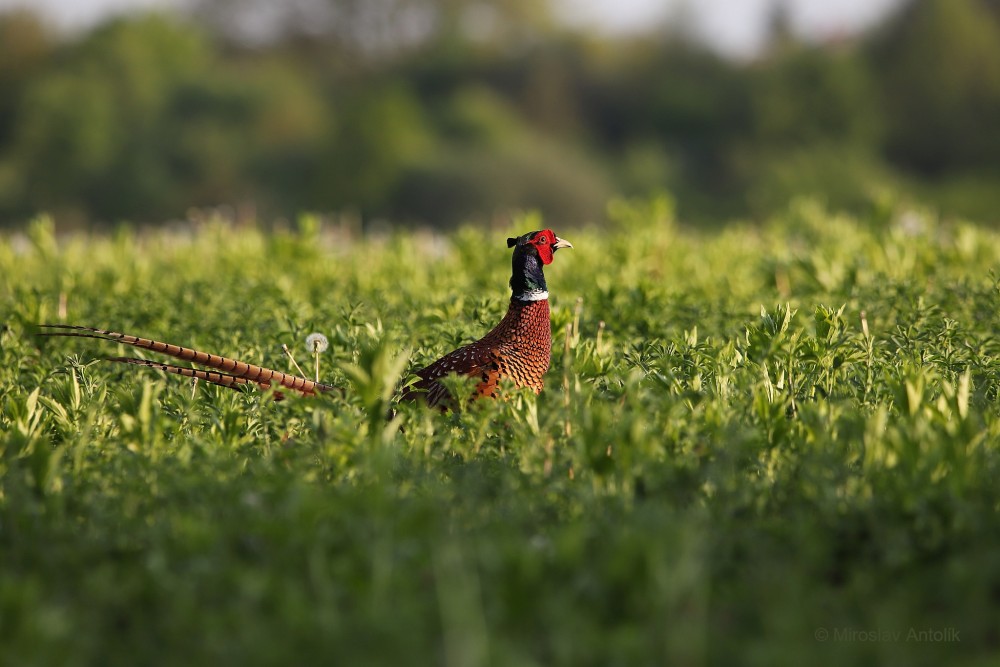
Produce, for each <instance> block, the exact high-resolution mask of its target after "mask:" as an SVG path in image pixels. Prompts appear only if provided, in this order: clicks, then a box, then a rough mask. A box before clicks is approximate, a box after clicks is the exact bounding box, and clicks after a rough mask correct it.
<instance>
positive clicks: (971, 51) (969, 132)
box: [870, 0, 1000, 176]
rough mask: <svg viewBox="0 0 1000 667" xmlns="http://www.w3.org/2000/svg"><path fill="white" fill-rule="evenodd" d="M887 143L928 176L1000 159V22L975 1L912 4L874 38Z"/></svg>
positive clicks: (900, 161) (890, 152) (893, 152)
mask: <svg viewBox="0 0 1000 667" xmlns="http://www.w3.org/2000/svg"><path fill="white" fill-rule="evenodd" d="M870 53H871V64H872V65H871V66H872V68H873V70H874V71H875V73H876V75H877V77H878V80H879V83H880V87H881V90H882V97H883V103H884V105H885V109H886V112H887V117H888V120H887V128H888V130H889V132H888V137H887V143H886V148H887V151H888V155H889V157H890V158H891V159H892V160H894V161H895V162H897V163H898V164H900V165H902V166H905V167H908V168H912V169H916V170H918V171H920V172H922V173H924V174H927V175H938V176H940V175H942V174H943V173H945V172H946V171H948V170H952V169H973V168H976V167H982V166H994V167H995V165H996V164H997V159H998V157H1000V124H998V123H997V119H998V118H1000V27H998V22H997V19H996V15H994V14H992V13H991V12H990V11H988V9H987V7H986V5H984V4H983V3H982V2H981V1H980V0H920V1H919V2H911V3H910V4H908V5H907V6H906V7H905V8H904V9H903V11H901V12H900V14H899V16H898V17H896V18H895V20H893V21H891V22H889V23H888V24H887V25H886V27H885V29H884V30H883V31H882V32H881V33H880V34H879V35H877V37H876V38H875V39H874V41H873V44H872V47H871V50H870Z"/></svg>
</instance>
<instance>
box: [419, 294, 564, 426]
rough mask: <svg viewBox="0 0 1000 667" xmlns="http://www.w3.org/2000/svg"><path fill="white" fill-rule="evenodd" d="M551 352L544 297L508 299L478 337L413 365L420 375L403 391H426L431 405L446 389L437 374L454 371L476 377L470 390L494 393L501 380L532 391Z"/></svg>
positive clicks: (445, 395)
mask: <svg viewBox="0 0 1000 667" xmlns="http://www.w3.org/2000/svg"><path fill="white" fill-rule="evenodd" d="M551 355H552V325H551V323H550V321H549V302H548V299H543V300H539V301H521V300H519V299H511V300H510V306H509V307H508V309H507V314H506V315H505V316H504V318H503V319H502V320H500V324H498V325H496V326H495V327H493V329H492V330H491V331H490V332H489V333H488V334H486V335H485V336H483V337H482V338H480V339H479V340H477V341H476V342H474V343H470V344H468V345H466V346H464V347H460V348H458V349H457V350H455V351H454V352H450V353H448V354H446V355H445V356H443V357H441V358H440V359H438V360H437V361H435V362H434V363H433V364H431V365H430V366H427V367H426V368H423V369H421V370H419V371H417V375H418V376H420V378H421V379H420V381H419V382H417V383H415V384H414V385H412V387H411V389H410V390H408V391H407V393H406V394H405V395H404V396H403V398H404V399H414V398H417V396H418V395H420V393H421V392H426V397H425V400H426V401H427V404H428V405H430V406H438V405H442V404H443V403H444V402H445V401H447V399H448V398H449V394H448V390H447V389H446V388H445V387H444V385H442V384H441V383H440V382H438V380H440V379H441V378H442V377H444V376H446V375H448V374H451V373H455V374H458V375H466V376H469V377H477V378H479V382H478V384H476V392H475V396H477V397H478V396H488V397H495V396H496V395H497V389H498V388H499V387H500V385H501V383H505V382H509V383H510V384H511V385H513V386H514V387H528V388H529V389H532V390H534V392H535V393H536V394H537V393H539V392H541V391H542V387H543V386H544V382H543V379H542V378H543V376H544V375H545V372H546V371H548V370H549V360H550V358H551Z"/></svg>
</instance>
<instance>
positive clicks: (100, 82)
mask: <svg viewBox="0 0 1000 667" xmlns="http://www.w3.org/2000/svg"><path fill="white" fill-rule="evenodd" d="M787 25H788V23H787V20H786V17H785V15H784V14H783V13H782V12H781V11H780V9H778V10H776V11H775V14H774V18H773V21H772V27H771V38H770V42H769V46H768V47H767V49H766V51H765V52H764V53H762V54H761V55H760V56H759V57H757V58H754V59H753V60H752V61H747V62H739V61H733V60H728V59H725V58H723V57H721V56H719V55H718V54H716V53H714V52H712V51H711V50H710V49H709V48H707V47H706V46H705V45H703V44H701V43H699V42H697V41H696V40H694V39H692V38H691V37H690V32H689V31H686V30H685V29H684V28H683V25H676V24H675V25H673V26H657V27H655V28H651V29H650V30H649V31H648V32H647V33H645V34H641V35H633V36H629V37H627V38H610V37H606V36H598V35H595V34H589V33H586V32H581V31H579V30H570V29H568V28H566V27H565V26H564V25H562V24H560V23H559V22H558V21H556V20H555V19H554V18H553V16H552V13H551V11H550V8H549V7H548V5H547V4H546V3H545V2H539V1H538V0H530V1H529V0H501V1H498V2H489V3H487V2H482V1H481V0H419V1H410V0H291V1H289V2H286V3H281V4H276V3H267V2H262V1H261V0H203V1H202V2H199V3H195V4H194V6H193V9H192V10H191V11H190V12H189V13H185V14H147V15H140V16H131V17H128V18H119V19H116V20H112V21H109V22H106V23H104V24H102V25H99V26H97V27H96V28H94V29H92V30H90V31H88V32H86V33H85V34H82V35H77V36H74V37H65V36H60V35H58V34H57V33H55V32H54V31H52V30H51V29H50V28H48V27H47V26H46V24H45V23H44V22H43V20H42V19H41V18H40V17H38V16H36V15H34V14H31V13H26V12H24V11H19V12H12V13H7V14H4V15H0V222H2V223H3V224H6V225H12V224H19V223H21V222H23V221H24V220H25V219H27V218H28V217H30V216H32V215H35V214H37V213H38V212H41V211H47V212H50V213H52V214H53V215H55V216H57V217H58V218H59V219H60V220H61V221H64V222H65V224H67V225H74V224H98V223H115V222H120V221H132V222H158V221H164V220H170V219H177V218H183V217H184V216H185V215H187V212H188V211H189V210H190V209H191V208H199V207H212V206H218V205H228V206H231V207H233V209H234V210H239V211H244V212H247V213H246V214H247V215H253V216H256V217H258V218H260V219H262V220H268V219H274V218H276V217H281V216H290V215H294V214H296V213H297V212H300V211H303V210H312V211H320V212H340V211H351V212H353V213H356V214H357V215H360V216H361V217H362V218H363V219H365V220H376V219H386V220H391V221H393V222H398V223H404V224H405V223H414V224H428V225H432V226H447V225H452V224H456V223H458V222H462V221H465V220H487V219H489V218H490V217H491V216H494V215H497V214H503V213H504V212H506V211H509V210H511V209H515V208H534V209H540V210H541V211H542V212H543V213H545V214H546V216H548V219H550V220H551V221H552V222H553V224H557V223H560V222H562V223H566V222H580V221H594V220H599V219H601V217H602V216H603V211H604V207H605V205H606V203H607V201H608V199H609V198H611V197H613V196H615V195H627V196H643V195H648V194H650V193H654V192H661V191H670V192H673V193H674V194H676V195H677V198H678V200H679V202H680V208H681V214H682V216H683V217H684V218H685V219H687V220H690V221H694V222H706V221H714V220H721V219H726V218H730V217H734V216H736V217H743V218H760V217H765V216H767V215H768V214H769V213H770V212H771V211H773V210H775V209H776V208H780V207H783V206H785V205H786V204H787V202H788V200H789V199H790V198H793V197H795V196H797V195H802V194H808V195H819V196H821V197H823V198H825V199H826V200H827V201H829V203H830V204H831V205H833V206H837V207H844V208H848V209H859V208H863V207H867V206H871V205H872V203H873V202H878V201H879V200H880V199H881V198H884V197H900V196H903V197H914V198H919V199H920V200H922V201H926V202H929V203H930V204H932V205H934V206H937V207H939V208H940V209H941V210H943V211H945V212H946V213H949V214H952V215H960V216H974V217H977V218H979V219H983V220H989V221H997V220H1000V215H998V213H997V212H998V211H1000V188H998V187H997V185H996V184H997V183H998V182H1000V181H998V176H1000V122H998V119H1000V0H911V2H908V3H905V4H904V5H903V6H902V7H901V8H900V9H899V10H898V11H896V12H895V13H894V14H892V15H891V16H890V17H889V18H888V19H887V20H886V21H884V22H883V23H882V24H881V25H879V26H876V27H875V28H873V29H872V30H870V31H868V32H866V33H864V34H862V35H859V36H851V37H845V38H844V39H842V40H836V41H828V42H826V43H823V44H814V43H806V42H803V41H801V40H799V39H797V38H796V37H795V36H794V35H793V33H792V31H791V30H789V29H788V27H787Z"/></svg>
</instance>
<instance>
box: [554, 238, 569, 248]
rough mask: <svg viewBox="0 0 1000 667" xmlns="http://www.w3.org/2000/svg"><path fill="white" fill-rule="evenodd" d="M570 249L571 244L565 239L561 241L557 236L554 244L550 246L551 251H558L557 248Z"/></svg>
mask: <svg viewBox="0 0 1000 667" xmlns="http://www.w3.org/2000/svg"><path fill="white" fill-rule="evenodd" d="M572 247H573V244H572V243H570V242H569V241H567V240H566V239H561V238H559V237H558V236H557V237H556V242H555V243H553V244H552V249H553V250H558V249H559V248H572Z"/></svg>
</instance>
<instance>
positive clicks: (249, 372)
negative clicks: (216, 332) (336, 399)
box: [38, 324, 336, 396]
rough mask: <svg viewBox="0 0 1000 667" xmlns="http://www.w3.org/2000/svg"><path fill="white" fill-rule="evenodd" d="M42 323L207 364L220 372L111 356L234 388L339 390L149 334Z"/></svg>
mask: <svg viewBox="0 0 1000 667" xmlns="http://www.w3.org/2000/svg"><path fill="white" fill-rule="evenodd" d="M39 326H40V327H41V328H43V329H48V330H49V331H43V332H40V333H39V334H38V335H39V336H64V337H72V338H95V339H97V340H106V341H111V342H115V343H122V344H123V345H131V346H132V347H137V348H141V349H144V350H150V351H152V352H157V353H160V354H165V355H168V356H171V357H174V358H176V359H180V360H181V361H190V362H191V363H194V364H198V365H199V366H205V367H207V368H211V369H214V370H216V371H219V372H217V373H212V372H209V371H204V370H201V369H196V368H185V367H183V366H174V365H172V364H163V363H159V362H156V361H147V360H145V359H134V358H131V357H114V358H111V359H110V361H116V362H120V363H127V364H135V365H139V366H148V367H150V368H156V369H159V370H162V371H165V372H167V373H174V374H176V375H184V376H186V377H195V378H198V379H200V380H204V381H206V382H210V383H212V384H217V385H220V386H223V387H230V388H232V389H237V388H239V387H240V386H241V385H244V384H251V383H252V384H256V385H257V386H259V387H262V388H267V387H270V386H271V385H272V384H277V385H280V386H282V387H284V388H286V389H292V390H294V391H297V392H299V393H301V394H304V395H306V396H312V395H315V394H318V393H323V392H328V391H335V390H336V387H333V386H332V385H328V384H323V383H322V382H315V381H313V380H308V379H306V378H303V377H299V376H297V375H290V374H288V373H282V372H281V371H276V370H272V369H270V368H265V367H263V366H256V365H254V364H248V363H245V362H242V361H238V360H236V359H230V358H228V357H222V356H219V355H217V354H209V353H207V352H201V351H200V350H194V349H191V348H188V347H181V346H179V345H173V344H171V343H162V342H160V341H156V340H151V339H149V338H139V337H137V336H132V335H130V334H125V333H120V332H117V331H108V330H106V329H97V328H94V327H86V326H79V325H72V324H41V325H39Z"/></svg>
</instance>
